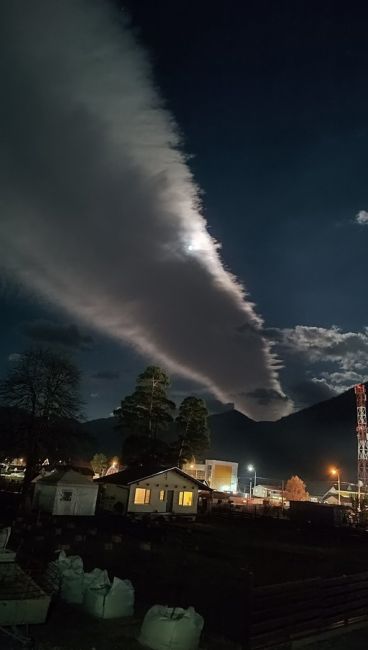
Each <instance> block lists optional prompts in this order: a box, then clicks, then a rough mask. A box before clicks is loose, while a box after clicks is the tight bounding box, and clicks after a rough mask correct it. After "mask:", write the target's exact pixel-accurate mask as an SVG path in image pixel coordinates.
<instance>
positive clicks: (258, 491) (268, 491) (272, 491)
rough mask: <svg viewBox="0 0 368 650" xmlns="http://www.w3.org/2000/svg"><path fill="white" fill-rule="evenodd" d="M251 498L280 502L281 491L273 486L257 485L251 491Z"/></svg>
mask: <svg viewBox="0 0 368 650" xmlns="http://www.w3.org/2000/svg"><path fill="white" fill-rule="evenodd" d="M252 496H253V497H258V498H260V499H269V500H270V501H277V502H281V501H282V489H281V487H277V486H275V485H265V484H263V483H262V484H258V485H255V486H254V488H253V490H252Z"/></svg>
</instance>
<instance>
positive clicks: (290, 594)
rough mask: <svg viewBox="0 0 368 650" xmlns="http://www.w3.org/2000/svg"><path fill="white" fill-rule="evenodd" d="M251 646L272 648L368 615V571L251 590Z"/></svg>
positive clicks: (249, 622)
mask: <svg viewBox="0 0 368 650" xmlns="http://www.w3.org/2000/svg"><path fill="white" fill-rule="evenodd" d="M250 593H251V598H250V602H249V603H248V607H249V610H248V611H249V614H248V616H249V618H248V640H247V641H248V643H247V645H248V647H249V648H251V649H252V650H253V649H254V650H255V649H258V648H259V649H261V648H270V647H273V646H276V645H279V644H283V643H290V642H291V641H293V640H296V639H299V638H302V637H307V636H311V635H313V634H319V633H321V632H326V631H328V630H331V629H333V628H337V627H340V626H345V625H349V624H350V623H353V622H356V621H358V620H362V619H364V618H367V620H368V572H365V573H359V574H355V575H348V576H341V577H338V578H314V579H310V580H303V581H298V582H290V583H285V584H279V585H271V586H268V587H256V588H253V589H251V590H250Z"/></svg>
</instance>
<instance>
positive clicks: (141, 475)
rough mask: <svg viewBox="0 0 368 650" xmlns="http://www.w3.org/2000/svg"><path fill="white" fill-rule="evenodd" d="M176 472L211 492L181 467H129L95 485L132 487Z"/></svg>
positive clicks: (100, 479) (98, 479) (98, 481)
mask: <svg viewBox="0 0 368 650" xmlns="http://www.w3.org/2000/svg"><path fill="white" fill-rule="evenodd" d="M170 471H171V472H176V473H177V474H179V475H180V476H182V477H183V478H185V479H187V480H188V481H191V482H192V483H195V484H196V485H197V486H198V487H199V488H200V489H201V490H208V491H211V488H209V487H208V486H207V485H206V484H205V483H204V482H203V481H199V480H198V479H196V478H193V476H190V475H189V474H187V473H186V472H183V470H182V469H179V467H175V466H174V467H157V466H155V467H152V466H151V467H149V466H147V465H145V466H144V467H128V468H127V469H123V470H122V471H121V472H115V474H110V475H109V476H102V477H101V478H97V479H95V483H114V484H115V485H131V484H132V483H137V481H143V479H147V478H152V477H153V476H158V475H159V474H164V473H165V472H170Z"/></svg>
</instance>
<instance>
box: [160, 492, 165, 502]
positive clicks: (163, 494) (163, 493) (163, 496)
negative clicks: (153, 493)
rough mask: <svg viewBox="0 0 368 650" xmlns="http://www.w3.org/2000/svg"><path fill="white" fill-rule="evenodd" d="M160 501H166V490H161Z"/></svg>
mask: <svg viewBox="0 0 368 650" xmlns="http://www.w3.org/2000/svg"><path fill="white" fill-rule="evenodd" d="M160 501H165V490H160Z"/></svg>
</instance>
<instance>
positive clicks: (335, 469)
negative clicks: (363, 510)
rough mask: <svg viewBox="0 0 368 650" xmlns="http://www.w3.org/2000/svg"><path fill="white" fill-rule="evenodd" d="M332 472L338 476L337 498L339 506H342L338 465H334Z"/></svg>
mask: <svg viewBox="0 0 368 650" xmlns="http://www.w3.org/2000/svg"><path fill="white" fill-rule="evenodd" d="M331 474H332V475H333V476H337V498H338V501H339V506H341V485H340V471H339V470H338V469H337V468H336V467H332V469H331Z"/></svg>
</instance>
